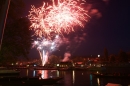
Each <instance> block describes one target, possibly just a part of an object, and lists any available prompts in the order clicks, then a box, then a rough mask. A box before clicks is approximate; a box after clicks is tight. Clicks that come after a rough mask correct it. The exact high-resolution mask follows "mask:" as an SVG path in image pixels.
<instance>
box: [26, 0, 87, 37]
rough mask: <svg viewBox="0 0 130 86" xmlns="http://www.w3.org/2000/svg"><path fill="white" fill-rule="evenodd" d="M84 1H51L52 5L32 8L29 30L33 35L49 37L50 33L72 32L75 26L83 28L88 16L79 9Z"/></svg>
mask: <svg viewBox="0 0 130 86" xmlns="http://www.w3.org/2000/svg"><path fill="white" fill-rule="evenodd" d="M82 4H85V1H83V0H82V1H81V0H58V2H57V3H56V1H55V0H52V5H48V4H47V3H45V2H44V3H43V6H41V7H39V8H35V6H32V8H31V11H30V14H29V16H28V17H29V19H30V21H31V26H30V28H31V30H34V32H35V35H37V36H39V37H42V36H44V37H45V36H50V35H51V33H52V32H53V33H56V34H62V33H70V32H72V31H74V27H75V26H81V27H84V22H87V21H88V19H89V16H88V14H87V11H86V10H85V9H84V8H83V7H81V6H82Z"/></svg>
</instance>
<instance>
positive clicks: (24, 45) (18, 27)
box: [0, 0, 31, 63]
mask: <svg viewBox="0 0 130 86" xmlns="http://www.w3.org/2000/svg"><path fill="white" fill-rule="evenodd" d="M23 10H24V3H23V1H22V0H11V3H10V8H9V13H8V18H7V23H6V27H5V30H4V36H3V41H2V47H1V51H0V62H3V63H5V62H15V61H16V60H17V57H20V56H22V57H25V58H28V57H27V55H28V53H29V50H30V48H31V32H30V31H29V26H30V22H29V20H28V19H27V18H22V17H21V16H22V12H23Z"/></svg>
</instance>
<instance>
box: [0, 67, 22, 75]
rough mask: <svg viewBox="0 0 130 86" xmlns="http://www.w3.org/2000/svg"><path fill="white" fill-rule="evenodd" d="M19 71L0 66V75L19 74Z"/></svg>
mask: <svg viewBox="0 0 130 86" xmlns="http://www.w3.org/2000/svg"><path fill="white" fill-rule="evenodd" d="M19 74H20V71H17V70H12V69H8V68H6V67H0V76H8V75H19Z"/></svg>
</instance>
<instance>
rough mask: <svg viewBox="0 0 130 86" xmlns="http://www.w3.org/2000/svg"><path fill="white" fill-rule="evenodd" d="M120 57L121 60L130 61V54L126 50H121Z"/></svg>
mask: <svg viewBox="0 0 130 86" xmlns="http://www.w3.org/2000/svg"><path fill="white" fill-rule="evenodd" d="M118 59H119V62H128V56H127V54H126V52H124V51H122V50H120V52H119V58H118Z"/></svg>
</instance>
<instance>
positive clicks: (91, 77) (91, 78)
mask: <svg viewBox="0 0 130 86" xmlns="http://www.w3.org/2000/svg"><path fill="white" fill-rule="evenodd" d="M92 80H93V76H92V74H90V84H91V86H93V83H92Z"/></svg>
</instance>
